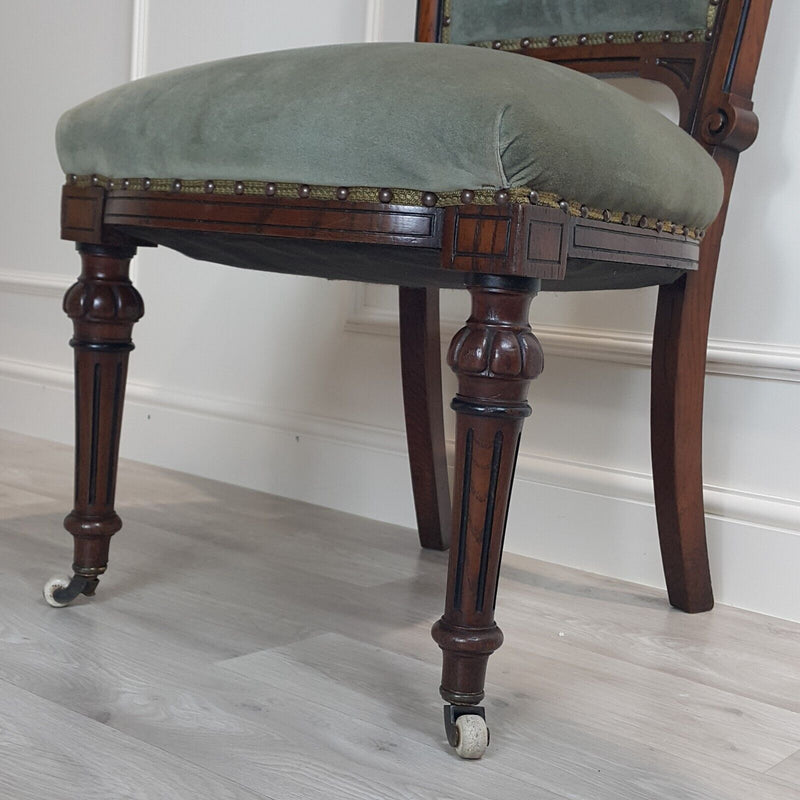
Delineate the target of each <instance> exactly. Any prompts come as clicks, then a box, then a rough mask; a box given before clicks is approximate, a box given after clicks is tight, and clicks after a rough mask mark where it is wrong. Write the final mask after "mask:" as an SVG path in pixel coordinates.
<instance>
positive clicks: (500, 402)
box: [433, 283, 543, 744]
mask: <svg viewBox="0 0 800 800" xmlns="http://www.w3.org/2000/svg"><path fill="white" fill-rule="evenodd" d="M535 288H538V286H537V285H536V284H535V283H533V284H532V285H530V286H529V287H528V289H529V290H528V291H526V292H520V291H511V290H508V289H502V288H484V287H474V288H471V289H470V293H471V295H472V315H471V316H470V318H469V320H468V321H467V324H466V326H465V327H464V328H462V329H461V330H460V331H459V332H458V333H457V334H456V336H455V338H454V339H453V342H452V344H451V345H450V352H449V354H448V363H449V364H450V366H451V368H452V369H453V371H454V372H455V373H456V375H458V394H457V395H456V397H455V399H454V400H453V403H452V407H453V408H454V409H455V411H456V412H457V415H458V416H457V426H456V479H455V487H454V497H453V529H452V538H451V549H450V566H449V572H448V578H447V599H446V603H445V612H444V616H443V617H442V618H441V619H440V620H439V621H438V622H437V623H436V624H435V625H434V626H433V637H434V639H435V641H436V642H437V644H438V645H439V647H441V648H442V652H443V670H442V685H441V688H440V692H441V695H442V697H443V698H444V699H445V700H446V701H447V702H448V703H452V704H454V706H474V705H476V704H478V703H480V702H481V700H482V699H483V696H484V691H483V687H484V680H485V676H486V664H487V661H488V659H489V656H490V655H491V654H492V653H493V652H494V651H495V650H496V649H497V648H498V647H500V645H501V644H502V642H503V634H502V632H501V631H500V628H498V627H497V625H496V624H495V621H494V608H495V599H496V593H497V581H498V576H499V572H500V558H501V554H502V550H503V538H504V535H505V527H506V518H507V514H508V503H509V498H510V496H511V484H512V481H513V477H514V466H515V464H516V460H517V453H518V450H519V441H520V434H521V431H522V423H523V421H524V419H525V417H527V416H529V415H530V413H531V409H530V406H529V405H528V403H527V402H526V397H527V394H528V386H529V384H530V381H531V380H532V379H533V378H535V377H536V376H537V375H539V373H540V372H541V371H542V366H543V359H542V349H541V346H540V345H539V341H538V340H537V339H536V337H535V336H534V335H533V333H532V332H531V328H530V325H529V324H528V310H529V307H530V302H531V299H532V298H533V296H534V294H535ZM448 709H449V713H450V714H451V723H454V722H455V719H454V717H453V716H452V715H453V714H454V713H456V712H453V710H452V709H451V708H450V707H447V708H446V709H445V713H446V715H447V714H448ZM473 713H474V712H473ZM456 716H458V714H457V713H456ZM453 730H454V728H453V725H452V724H451V725H450V726H449V728H448V735H450V734H451V733H452V731H453ZM454 735H455V734H454ZM450 738H451V743H453V744H455V742H454V741H453V736H450Z"/></svg>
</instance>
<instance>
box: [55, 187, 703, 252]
mask: <svg viewBox="0 0 800 800" xmlns="http://www.w3.org/2000/svg"><path fill="white" fill-rule="evenodd" d="M67 184H68V185H70V186H80V187H86V186H98V187H100V188H102V189H106V190H108V191H132V192H141V191H150V192H169V193H173V194H174V193H180V194H216V195H245V196H249V197H267V198H269V197H277V198H281V199H298V198H299V199H301V200H306V199H312V200H339V201H341V202H345V201H347V202H350V203H381V204H383V205H401V206H422V207H424V208H445V207H448V206H464V205H479V206H494V205H506V204H507V203H517V204H524V203H530V204H531V205H535V206H544V207H547V208H558V209H561V211H563V212H564V213H565V214H570V215H571V216H573V217H583V218H584V219H593V220H598V221H600V222H612V223H617V224H620V225H626V226H633V227H639V228H647V229H650V230H654V231H658V232H659V233H672V234H677V235H679V236H688V237H689V238H691V239H701V238H702V237H703V235H704V233H705V231H704V229H701V228H696V227H692V226H689V225H681V224H679V223H674V222H672V221H670V220H662V219H655V218H652V217H648V216H646V215H644V214H636V213H633V212H629V211H612V210H610V209H598V208H592V207H590V206H588V205H586V204H585V203H581V202H579V201H577V200H567V199H565V198H563V197H560V196H559V195H557V194H554V193H553V192H540V191H536V190H534V189H530V188H527V187H514V188H506V189H502V188H501V189H462V190H460V191H457V190H456V191H446V192H426V191H421V190H419V189H390V188H375V187H369V186H338V187H337V186H316V185H312V184H307V183H281V182H273V181H232V180H213V179H209V180H194V179H193V180H183V179H182V178H109V177H106V176H104V175H67Z"/></svg>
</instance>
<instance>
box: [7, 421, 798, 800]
mask: <svg viewBox="0 0 800 800" xmlns="http://www.w3.org/2000/svg"><path fill="white" fill-rule="evenodd" d="M0 452H2V453H3V456H2V459H0V571H1V572H2V576H1V577H2V581H0V602H1V603H2V615H1V616H0V796H2V797H5V796H8V797H15V798H29V797H30V798H44V797H51V796H54V795H55V794H56V792H57V791H58V786H59V783H64V784H65V785H67V786H81V787H88V788H87V791H86V792H83V793H82V794H81V795H80V796H82V797H84V796H85V797H88V798H92V800H93V799H94V798H95V797H96V798H101V797H102V798H104V799H105V798H107V799H108V800H116V798H128V797H131V798H133V797H136V798H139V797H142V798H160V797H162V796H163V797H171V798H184V797H186V798H189V797H192V798H201V799H202V798H243V800H249V798H257V797H259V798H269V799H270V800H289V799H292V798H297V799H298V800H301V799H302V800H305V799H306V798H325V799H326V800H328V799H329V798H355V800H362V799H363V800H373V799H376V800H377V799H378V798H387V800H388V798H411V799H417V798H419V800H422V799H423V798H431V800H433V799H434V798H436V799H437V800H438V799H439V798H454V800H455V798H466V799H467V800H471V799H472V798H475V800H478V798H492V800H493V799H494V798H502V799H503V800H516V799H517V798H520V799H521V798H525V800H529V799H531V800H538V799H539V798H541V800H558V799H559V798H575V800H578V799H580V800H612V798H613V800H640V799H641V800H661V799H662V798H663V799H664V800H666V799H667V798H669V800H675V799H678V800H684V798H685V799H686V800H743V799H744V798H758V800H800V790H798V788H797V786H798V783H800V758H798V754H800V701H798V697H799V696H800V692H798V677H800V676H798V664H800V626H798V625H793V624H791V623H788V622H783V621H780V620H775V619H770V618H767V617H763V616H759V615H756V614H749V613H746V612H742V611H738V610H736V609H730V608H724V607H718V608H717V609H716V610H715V611H714V612H712V613H711V614H706V615H699V616H693V617H692V616H687V615H684V614H680V613H678V612H675V611H673V610H671V609H669V607H668V606H667V604H666V600H665V597H664V593H663V592H658V591H654V590H651V589H647V588H644V587H640V586H634V585H631V584H624V583H621V582H618V581H613V580H610V579H606V578H602V577H599V576H594V575H588V574H585V573H580V572H577V571H575V570H568V569H565V568H561V567H555V566H553V565H546V564H542V563H540V562H535V561H531V560H529V559H523V558H520V557H513V556H512V557H508V558H506V560H505V564H504V577H503V581H502V586H501V592H500V602H499V605H498V621H499V622H500V624H501V626H502V627H503V629H504V631H505V633H506V644H505V645H504V646H503V647H502V648H501V650H500V651H498V653H496V654H495V655H494V656H493V657H492V659H491V662H490V667H489V671H490V672H489V685H488V687H487V689H488V698H487V703H486V706H487V713H488V714H489V718H490V726H491V727H492V733H493V737H492V746H491V747H490V750H489V752H488V753H487V756H486V757H485V758H484V759H483V760H482V761H481V762H479V763H466V762H460V761H458V760H457V758H456V757H455V756H454V755H453V754H452V753H451V752H450V750H449V748H447V746H446V745H445V744H444V742H443V731H442V727H441V704H440V702H439V700H438V695H437V691H436V687H437V685H438V679H439V675H438V669H439V653H438V650H437V648H436V646H435V645H434V644H433V642H432V640H431V639H430V636H429V627H430V623H431V622H432V621H433V620H434V619H435V618H436V617H437V616H438V615H439V613H440V611H441V603H442V596H443V588H444V568H445V564H446V555H445V554H441V553H430V552H421V551H420V550H419V549H418V546H417V544H416V537H415V534H414V533H413V532H412V531H408V530H405V529H402V528H398V527H395V526H391V525H382V524H379V523H375V522H373V521H370V520H365V519H362V518H357V517H352V516H348V515H346V514H341V513H337V512H333V511H329V510H326V509H320V508H316V507H313V506H308V505H304V504H302V503H296V502H292V501H288V500H286V499H283V498H277V497H271V496H267V495H263V494H259V493H257V492H251V491H248V490H244V489H241V488H237V487H232V486H227V485H224V484H219V483H214V482H212V481H207V480H202V479H199V478H194V477H191V476H186V475H180V474H178V473H172V472H167V471H164V470H158V469H155V468H152V467H146V466H143V465H140V464H131V463H128V462H123V464H122V465H121V468H120V479H119V494H120V512H121V515H122V517H123V519H124V520H125V528H124V530H123V531H122V532H121V533H120V534H119V535H118V536H116V537H115V539H114V541H113V542H112V562H111V569H110V572H109V573H108V575H106V576H104V578H103V579H102V581H101V586H100V589H99V592H98V595H97V597H96V598H94V599H93V600H91V601H88V600H84V599H82V600H79V601H78V602H77V603H76V604H75V605H74V606H72V607H70V608H68V609H63V610H54V609H51V608H49V607H47V606H46V605H45V604H44V603H43V601H42V600H41V598H40V594H39V592H40V587H41V584H42V582H43V580H44V579H45V578H46V577H48V576H49V574H50V573H51V572H53V571H54V569H55V570H56V571H57V569H58V567H61V568H62V570H63V568H64V567H65V566H67V565H68V563H69V560H70V549H71V548H70V540H69V536H68V535H67V534H66V533H65V532H63V530H61V527H60V526H61V519H62V517H63V515H64V512H65V511H66V510H67V508H68V506H69V495H70V475H69V473H70V469H71V460H72V458H71V453H70V452H69V449H68V448H63V447H59V446H56V445H51V444H48V443H45V442H41V441H38V440H34V439H28V438H25V437H19V436H16V435H12V434H5V433H0ZM61 794H62V796H69V792H67V794H66V795H65V794H64V793H63V792H61ZM75 796H77V795H75Z"/></svg>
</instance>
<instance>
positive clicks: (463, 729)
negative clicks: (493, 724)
mask: <svg viewBox="0 0 800 800" xmlns="http://www.w3.org/2000/svg"><path fill="white" fill-rule="evenodd" d="M444 727H445V731H446V732H447V741H448V742H450V744H451V745H452V746H453V747H455V749H456V753H458V755H459V756H461V758H470V759H477V758H481V756H483V754H484V753H485V752H486V748H487V747H488V746H489V729H488V728H487V727H486V717H485V712H484V710H483V708H481V707H480V706H452V705H451V706H445V707H444Z"/></svg>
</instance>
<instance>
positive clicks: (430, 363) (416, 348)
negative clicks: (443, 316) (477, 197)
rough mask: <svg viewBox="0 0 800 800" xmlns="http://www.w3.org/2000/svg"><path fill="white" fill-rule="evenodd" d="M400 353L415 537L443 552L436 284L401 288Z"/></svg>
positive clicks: (446, 510) (446, 527) (446, 492)
mask: <svg viewBox="0 0 800 800" xmlns="http://www.w3.org/2000/svg"><path fill="white" fill-rule="evenodd" d="M400 355H401V359H400V360H401V364H402V372H403V406H404V409H405V417H406V438H407V440H408V455H409V462H410V466H411V485H412V487H413V490H414V509H415V511H416V515H417V529H418V531H419V541H420V544H421V545H422V546H423V547H426V548H429V549H431V550H446V549H447V547H448V544H449V542H450V483H449V479H448V476H447V452H446V450H445V439H444V414H443V409H442V367H441V362H442V353H441V343H440V340H439V289H438V288H437V287H425V288H411V287H408V286H401V287H400Z"/></svg>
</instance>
